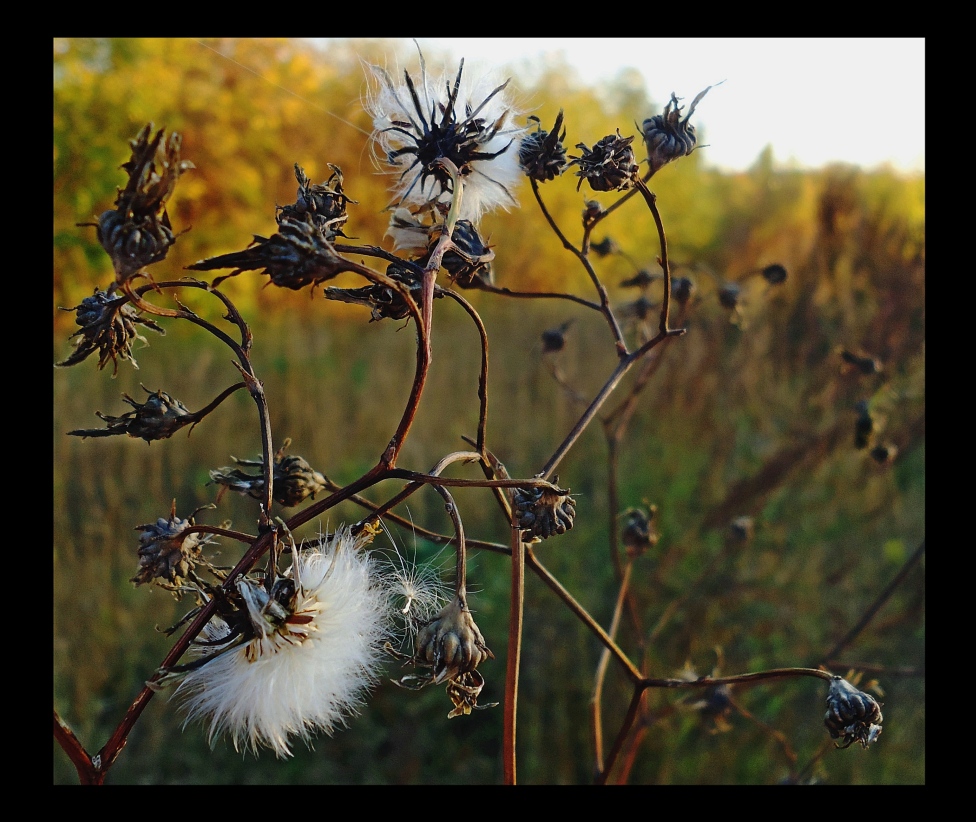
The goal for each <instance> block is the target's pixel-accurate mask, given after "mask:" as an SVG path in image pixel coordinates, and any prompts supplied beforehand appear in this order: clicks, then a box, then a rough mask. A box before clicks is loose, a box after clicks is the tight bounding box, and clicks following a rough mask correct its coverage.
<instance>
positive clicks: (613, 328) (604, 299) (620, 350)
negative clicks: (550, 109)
mask: <svg viewBox="0 0 976 822" xmlns="http://www.w3.org/2000/svg"><path fill="white" fill-rule="evenodd" d="M530 182H531V183H532V193H533V194H534V195H535V199H536V202H537V203H538V204H539V208H540V209H541V210H542V215H543V216H544V217H545V218H546V222H548V223H549V226H550V227H551V228H552V230H553V231H554V232H555V234H556V236H557V237H558V238H559V239H560V240H561V241H562V244H563V248H565V249H566V250H567V251H569V252H571V253H572V254H573V255H574V256H575V257H576V258H577V259H578V260H579V261H580V263H581V264H582V265H583V268H585V269H586V273H587V274H588V275H589V277H590V281H591V282H592V283H593V287H594V288H595V289H596V293H597V295H598V296H599V298H600V313H601V314H603V316H604V317H605V318H606V321H607V325H609V326H610V333H611V334H613V341H614V345H616V347H617V355H618V356H620V357H626V356H627V344H626V343H625V342H624V335H623V334H622V333H621V331H620V325H619V324H618V323H617V318H616V317H615V316H614V315H613V311H611V310H610V296H609V295H608V294H607V289H606V286H604V285H603V283H602V282H601V281H600V278H599V277H597V275H596V272H595V271H594V270H593V266H592V265H591V264H590V260H589V257H588V256H587V250H588V245H589V244H588V241H587V239H586V238H588V237H589V232H588V230H587V231H584V241H583V248H582V249H579V248H577V247H576V246H574V245H573V244H572V243H571V242H570V241H569V240H567V239H566V236H565V235H564V234H563V233H562V231H561V230H560V229H559V226H558V225H556V221H555V220H554V219H553V217H552V215H551V214H550V213H549V209H547V208H546V204H545V203H544V202H543V200H542V194H541V193H540V191H539V183H538V182H537V181H536V180H535V179H530Z"/></svg>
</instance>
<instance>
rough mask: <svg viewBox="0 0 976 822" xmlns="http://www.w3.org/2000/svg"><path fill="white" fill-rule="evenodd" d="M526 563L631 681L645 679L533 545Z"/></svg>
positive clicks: (527, 552) (526, 550)
mask: <svg viewBox="0 0 976 822" xmlns="http://www.w3.org/2000/svg"><path fill="white" fill-rule="evenodd" d="M525 564H526V565H528V567H529V568H531V569H532V570H533V571H534V572H535V573H536V575H537V576H538V577H539V578H540V579H541V580H542V581H543V582H544V583H546V585H548V586H549V587H550V588H551V589H552V590H553V591H554V592H555V594H556V596H558V597H559V598H560V599H561V600H562V601H563V602H564V603H565V604H566V607H567V608H569V610H570V611H572V612H573V613H574V614H576V616H577V618H578V619H579V620H580V622H582V623H583V624H584V625H585V626H586V627H587V628H589V629H590V631H591V632H592V633H593V634H595V635H596V637H597V639H599V640H600V642H601V643H603V646H604V647H605V648H607V649H608V650H609V651H610V653H611V654H613V656H614V657H615V658H616V660H617V662H619V663H620V665H621V666H622V667H623V669H624V671H625V672H626V674H627V676H628V677H630V679H631V681H633V682H641V681H643V674H641V672H640V671H639V670H637V667H636V666H635V665H634V663H633V662H631V661H630V659H628V658H627V655H626V654H625V653H624V652H623V651H621V650H620V648H618V647H617V643H615V642H614V641H613V640H612V639H611V638H610V636H609V635H608V634H607V632H606V631H604V630H603V628H602V627H600V623H598V622H597V621H596V620H595V619H593V617H591V616H590V614H589V613H588V612H587V610H586V609H585V608H584V607H583V606H582V605H580V604H579V603H578V602H577V601H576V599H575V598H574V597H573V595H572V594H570V593H569V591H567V590H566V589H565V588H564V587H563V586H562V584H561V583H560V582H559V580H558V579H556V578H555V577H554V576H553V575H552V574H551V573H549V571H548V570H546V568H545V567H544V566H543V565H542V563H541V562H539V560H538V559H537V558H536V556H535V553H534V552H533V551H532V547H531V546H528V545H527V546H525Z"/></svg>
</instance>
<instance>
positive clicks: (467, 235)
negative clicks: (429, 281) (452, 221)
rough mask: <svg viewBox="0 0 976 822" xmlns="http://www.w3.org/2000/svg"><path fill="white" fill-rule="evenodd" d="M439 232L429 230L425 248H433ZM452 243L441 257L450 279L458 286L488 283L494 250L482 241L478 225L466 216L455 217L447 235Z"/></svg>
mask: <svg viewBox="0 0 976 822" xmlns="http://www.w3.org/2000/svg"><path fill="white" fill-rule="evenodd" d="M438 237H439V234H438V232H437V231H433V232H431V240H430V246H429V251H430V252H433V250H434V246H435V245H436V244H437V240H438ZM451 240H453V241H454V247H453V248H451V249H450V250H449V251H447V253H445V254H444V257H443V259H442V261H441V265H443V266H444V268H445V269H447V272H448V273H449V274H450V275H451V279H452V280H453V281H454V282H455V283H456V284H457V285H459V286H460V287H461V288H477V287H478V285H479V284H483V285H491V284H492V280H493V278H492V271H491V261H492V260H493V259H494V258H495V252H494V251H492V250H491V249H490V248H488V246H487V245H485V242H484V240H482V239H481V235H480V234H479V233H478V229H477V228H475V226H474V224H473V223H472V222H471V221H470V220H458V221H457V225H456V226H455V227H454V233H453V234H452V235H451Z"/></svg>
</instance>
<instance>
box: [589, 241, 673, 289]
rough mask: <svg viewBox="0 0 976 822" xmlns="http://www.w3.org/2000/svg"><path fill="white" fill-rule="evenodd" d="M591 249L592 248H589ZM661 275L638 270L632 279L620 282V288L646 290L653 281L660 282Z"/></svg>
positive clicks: (644, 269)
mask: <svg viewBox="0 0 976 822" xmlns="http://www.w3.org/2000/svg"><path fill="white" fill-rule="evenodd" d="M590 247H591V248H592V246H590ZM661 277H662V275H661V274H653V273H652V272H650V271H648V270H647V269H646V268H642V269H640V270H639V271H638V272H637V273H636V274H635V275H634V276H633V277H628V278H627V279H626V280H621V281H620V286H621V287H622V288H641V289H644V288H647V287H648V286H649V285H650V284H651V283H653V282H654V281H655V280H660V279H661Z"/></svg>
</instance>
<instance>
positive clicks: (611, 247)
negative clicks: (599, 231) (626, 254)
mask: <svg viewBox="0 0 976 822" xmlns="http://www.w3.org/2000/svg"><path fill="white" fill-rule="evenodd" d="M590 250H591V251H592V252H593V253H594V254H596V255H597V257H609V256H610V255H611V254H616V253H617V252H618V251H620V246H619V245H617V241H616V240H614V239H613V238H612V237H604V238H603V239H602V240H600V242H598V243H590Z"/></svg>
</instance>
